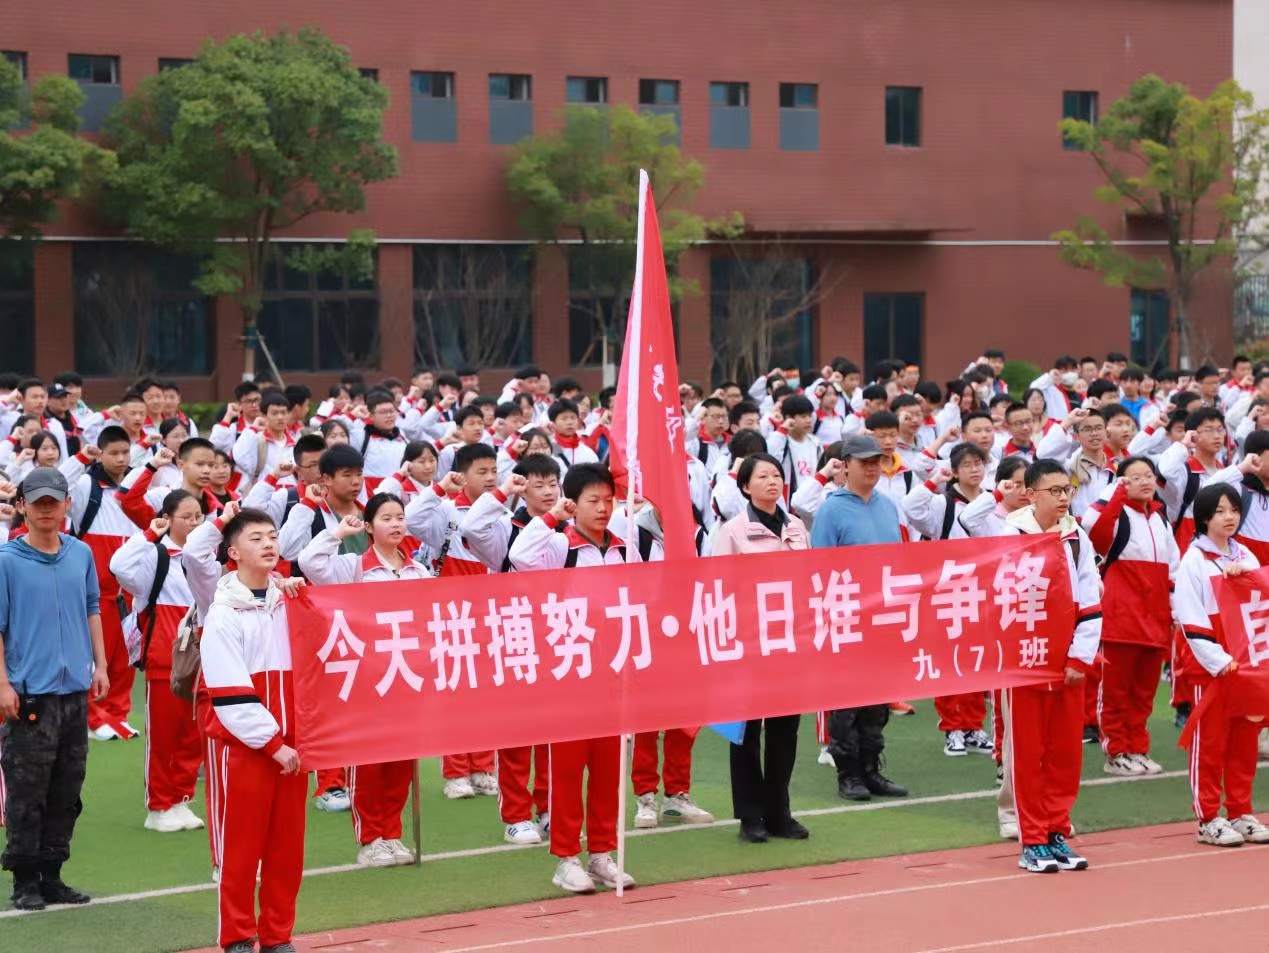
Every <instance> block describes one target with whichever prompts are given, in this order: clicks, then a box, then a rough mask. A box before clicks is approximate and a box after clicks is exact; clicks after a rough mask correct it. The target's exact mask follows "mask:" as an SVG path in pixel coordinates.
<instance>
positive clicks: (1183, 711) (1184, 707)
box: [1173, 702, 1190, 731]
mask: <svg viewBox="0 0 1269 953" xmlns="http://www.w3.org/2000/svg"><path fill="white" fill-rule="evenodd" d="M1189 720H1190V703H1189V702H1181V704H1179V705H1177V706H1176V719H1175V720H1174V721H1173V724H1175V725H1176V727H1177V730H1178V731H1184V730H1185V723H1186V722H1187V721H1189Z"/></svg>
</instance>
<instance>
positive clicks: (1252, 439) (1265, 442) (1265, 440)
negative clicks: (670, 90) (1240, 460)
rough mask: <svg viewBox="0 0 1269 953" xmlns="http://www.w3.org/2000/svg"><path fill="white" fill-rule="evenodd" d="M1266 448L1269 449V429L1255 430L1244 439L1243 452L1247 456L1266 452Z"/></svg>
mask: <svg viewBox="0 0 1269 953" xmlns="http://www.w3.org/2000/svg"><path fill="white" fill-rule="evenodd" d="M1266 450H1269V430H1253V431H1252V432H1251V433H1249V434H1248V435H1247V439H1246V440H1245V441H1243V452H1244V453H1245V454H1246V455H1247V456H1251V455H1252V454H1253V453H1264V452H1265V451H1266Z"/></svg>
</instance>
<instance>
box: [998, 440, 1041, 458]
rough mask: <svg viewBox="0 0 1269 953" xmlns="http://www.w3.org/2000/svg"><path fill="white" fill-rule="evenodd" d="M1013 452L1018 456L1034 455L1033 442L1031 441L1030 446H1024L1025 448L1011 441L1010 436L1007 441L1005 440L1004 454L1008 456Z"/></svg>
mask: <svg viewBox="0 0 1269 953" xmlns="http://www.w3.org/2000/svg"><path fill="white" fill-rule="evenodd" d="M1015 454H1016V455H1017V456H1020V457H1034V456H1035V444H1034V443H1033V444H1031V446H1029V447H1025V448H1024V447H1019V446H1018V445H1017V444H1016V443H1014V442H1013V438H1012V437H1010V438H1009V439H1008V440H1007V441H1005V456H1006V457H1009V456H1013V455H1015Z"/></svg>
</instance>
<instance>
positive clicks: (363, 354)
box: [259, 247, 379, 371]
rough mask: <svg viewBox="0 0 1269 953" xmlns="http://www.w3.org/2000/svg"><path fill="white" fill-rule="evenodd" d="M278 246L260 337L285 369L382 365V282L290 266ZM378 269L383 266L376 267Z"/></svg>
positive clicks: (271, 265) (267, 280)
mask: <svg viewBox="0 0 1269 953" xmlns="http://www.w3.org/2000/svg"><path fill="white" fill-rule="evenodd" d="M287 257H288V253H287V251H286V250H285V248H282V247H277V248H275V251H274V254H273V256H272V259H271V260H270V262H269V266H268V268H267V269H266V271H265V291H264V301H263V308H262V309H261V311H260V319H259V326H260V334H261V336H262V337H263V338H264V342H265V344H266V345H268V348H269V350H270V351H271V352H272V353H273V360H274V361H275V362H277V365H278V370H281V371H336V370H343V369H345V368H349V367H364V368H372V369H373V368H377V367H378V366H379V292H378V287H377V281H376V279H375V278H371V279H370V280H368V281H362V280H359V279H357V278H354V277H352V276H350V275H346V274H342V273H331V272H328V271H321V272H317V273H315V274H312V273H309V272H305V271H303V270H301V269H299V268H295V267H290V266H288V265H287ZM376 270H377V268H376Z"/></svg>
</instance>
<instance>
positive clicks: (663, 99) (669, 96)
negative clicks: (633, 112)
mask: <svg viewBox="0 0 1269 953" xmlns="http://www.w3.org/2000/svg"><path fill="white" fill-rule="evenodd" d="M678 104H679V81H678V80H677V79H641V80H639V105H640V106H677V105H678Z"/></svg>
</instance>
